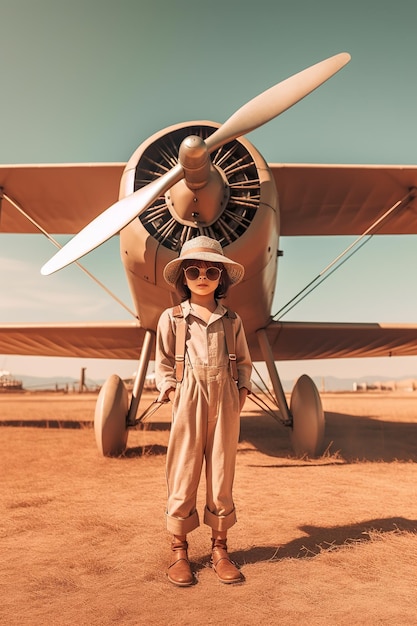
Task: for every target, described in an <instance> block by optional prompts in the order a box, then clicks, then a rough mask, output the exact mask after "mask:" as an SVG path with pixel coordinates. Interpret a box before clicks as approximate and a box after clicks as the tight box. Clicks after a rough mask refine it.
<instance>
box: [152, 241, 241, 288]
mask: <svg viewBox="0 0 417 626" xmlns="http://www.w3.org/2000/svg"><path fill="white" fill-rule="evenodd" d="M193 260H195V261H211V262H212V263H222V264H223V265H224V268H225V270H226V272H227V275H228V276H229V280H230V284H231V285H237V283H240V281H241V280H242V278H243V276H244V274H245V268H244V267H243V265H241V264H240V263H237V262H236V261H232V260H231V259H228V258H227V257H225V256H224V255H223V254H217V253H216V252H202V251H201V252H193V251H192V250H190V252H189V254H183V255H182V256H180V257H178V258H177V259H173V260H172V261H170V262H169V263H167V265H166V266H165V268H164V278H165V280H166V282H167V283H168V284H169V285H172V286H175V283H176V282H177V278H178V272H179V271H180V268H181V265H182V263H183V261H193Z"/></svg>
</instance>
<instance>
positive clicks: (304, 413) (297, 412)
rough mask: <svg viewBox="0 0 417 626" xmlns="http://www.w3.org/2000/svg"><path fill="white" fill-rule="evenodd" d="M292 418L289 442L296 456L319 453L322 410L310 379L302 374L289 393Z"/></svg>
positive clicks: (321, 436) (321, 435)
mask: <svg viewBox="0 0 417 626" xmlns="http://www.w3.org/2000/svg"><path fill="white" fill-rule="evenodd" d="M290 413H291V415H292V418H293V424H292V429H291V435H290V438H291V443H292V446H293V448H294V452H295V453H296V455H297V456H304V455H307V456H309V457H313V456H317V454H320V452H321V449H322V445H323V437H324V412H323V408H322V404H321V399H320V394H319V392H318V389H317V387H316V385H315V384H314V382H313V381H312V379H311V378H310V377H309V376H307V375H306V374H303V375H302V376H300V378H299V379H298V380H297V382H296V384H295V386H294V389H293V391H292V394H291V402H290Z"/></svg>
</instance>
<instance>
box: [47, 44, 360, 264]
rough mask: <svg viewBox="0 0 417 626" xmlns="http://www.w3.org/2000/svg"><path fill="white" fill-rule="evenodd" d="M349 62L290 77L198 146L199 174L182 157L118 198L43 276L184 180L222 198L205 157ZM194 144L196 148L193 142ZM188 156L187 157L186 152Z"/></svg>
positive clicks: (334, 60) (340, 59)
mask: <svg viewBox="0 0 417 626" xmlns="http://www.w3.org/2000/svg"><path fill="white" fill-rule="evenodd" d="M349 61H350V55H349V54H348V53H345V52H343V53H340V54H337V55H335V56H333V57H330V58H328V59H325V60H324V61H321V62H320V63H317V64H315V65H312V66H311V67H309V68H307V69H305V70H303V71H301V72H299V73H298V74H295V75H294V76H291V77H290V78H287V79H286V80H284V81H282V82H280V83H278V84H277V85H275V86H274V87H271V88H270V89H268V90H266V91H264V92H263V93H261V94H260V95H259V96H256V97H255V98H253V99H252V100H250V101H249V102H248V103H247V104H245V105H244V106H242V107H241V108H240V109H239V110H238V111H236V113H234V114H233V115H232V116H231V117H230V118H229V119H228V120H227V121H226V122H225V123H224V124H223V125H222V126H221V127H220V128H219V129H218V130H216V131H215V132H214V133H213V134H212V135H210V136H209V137H208V138H207V139H206V140H205V146H197V152H195V151H194V152H193V150H191V151H190V153H191V154H193V155H194V158H195V159H196V161H198V158H200V157H201V161H202V162H201V164H200V165H199V167H198V168H197V169H198V170H199V171H198V172H197V175H196V177H194V173H192V174H191V173H190V168H189V167H188V166H187V164H186V163H185V162H184V167H183V165H182V164H181V157H180V160H179V162H178V164H177V165H175V166H174V167H173V168H172V169H171V170H169V171H168V172H166V173H165V174H163V175H162V176H160V177H159V178H157V179H156V180H154V181H152V182H151V183H149V184H148V185H147V186H146V187H142V188H141V189H138V190H137V191H135V192H134V193H132V194H131V195H130V196H127V197H126V198H123V199H122V200H119V201H118V202H116V203H115V204H113V205H112V206H111V207H109V208H108V209H107V210H106V211H104V212H103V213H102V214H101V215H99V216H98V217H96V219H94V220H93V221H92V222H90V224H88V225H87V226H86V227H85V228H84V229H83V230H81V231H80V232H79V233H78V234H77V235H75V236H74V237H73V238H72V239H71V240H70V241H69V242H68V243H67V244H66V245H65V246H64V247H63V248H61V249H60V250H59V251H58V252H57V253H56V254H55V255H54V256H53V257H52V258H51V259H50V260H49V261H48V262H47V263H45V265H44V266H43V267H42V268H41V273H42V274H44V275H48V274H52V273H53V272H56V271H58V270H60V269H62V268H63V267H66V266H67V265H69V264H70V263H72V262H74V261H76V260H77V259H79V258H80V257H82V256H84V255H85V254H87V253H88V252H91V250H94V249H95V248H97V247H98V246H100V245H101V244H102V243H104V242H105V241H107V240H108V239H110V237H112V236H113V235H115V234H117V233H118V232H119V231H120V230H121V229H122V228H124V227H125V226H127V225H128V224H129V223H130V222H132V221H133V220H134V219H135V218H136V217H138V216H139V215H140V214H141V213H142V212H143V211H145V210H146V209H147V208H148V207H149V206H150V205H151V204H152V203H153V202H154V201H155V200H156V199H157V198H158V197H159V196H161V195H163V194H164V193H166V192H167V191H168V190H169V189H171V188H174V186H175V185H176V184H177V183H178V182H179V181H181V180H182V179H183V178H184V176H186V181H187V186H188V187H190V183H191V185H193V184H195V185H196V187H195V188H199V189H202V188H204V186H205V185H209V189H210V185H211V186H212V187H213V189H215V190H216V194H217V196H218V195H221V191H219V190H220V189H221V180H220V178H219V177H220V174H219V172H218V171H217V170H216V169H215V168H213V166H212V164H211V162H210V159H208V160H207V159H205V155H208V154H210V153H211V152H213V151H214V150H216V149H217V148H219V147H221V146H223V145H224V144H226V143H228V142H229V141H233V140H234V139H237V138H238V137H241V136H242V135H245V134H246V133H248V132H250V131H252V130H254V129H255V128H259V127H260V126H262V125H263V124H265V123H266V122H269V121H270V120H272V119H274V118H275V117H277V116H278V115H280V114H281V113H283V112H284V111H286V110H287V109H289V108H290V107H291V106H293V105H294V104H296V103H297V102H299V101H300V100H301V99H302V98H304V97H305V96H307V95H308V94H309V93H311V92H312V91H314V90H315V89H316V88H317V87H319V86H320V85H321V84H323V83H324V82H325V81H326V80H328V79H329V78H331V77H332V76H333V75H334V74H336V73H337V72H338V71H339V70H340V69H342V68H343V67H344V66H345V65H346V64H347V63H348V62H349ZM185 141H187V140H185ZM190 141H191V144H192V140H190ZM189 143H190V142H189ZM203 143H204V142H203ZM191 148H193V146H192V145H191ZM199 150H200V152H201V154H200V152H199ZM185 153H186V154H187V150H185ZM196 154H197V156H196ZM201 155H202V156H201ZM187 167H188V170H189V171H188V172H187ZM191 169H192V168H191ZM174 193H175V191H174ZM220 202H221V201H220ZM216 206H219V205H218V204H217V205H216ZM216 215H217V213H216V209H213V208H211V209H209V211H208V217H209V219H215V218H216ZM179 217H180V218H181V216H179Z"/></svg>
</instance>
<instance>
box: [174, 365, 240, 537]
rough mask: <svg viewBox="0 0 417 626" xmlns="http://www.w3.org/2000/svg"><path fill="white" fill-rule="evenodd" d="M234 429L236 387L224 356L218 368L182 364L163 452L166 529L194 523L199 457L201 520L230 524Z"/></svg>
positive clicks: (219, 526) (180, 530)
mask: <svg viewBox="0 0 417 626" xmlns="http://www.w3.org/2000/svg"><path fill="white" fill-rule="evenodd" d="M239 429H240V410H239V392H238V389H237V385H236V383H235V382H234V381H233V379H232V377H231V374H230V366H229V361H228V359H227V361H225V362H224V363H222V365H221V366H220V367H213V366H207V365H204V364H201V363H198V362H197V363H193V364H190V363H187V364H186V367H185V370H184V378H183V381H182V382H181V383H180V384H178V385H177V390H176V394H175V398H174V403H173V409H172V425H171V432H170V438H169V444H168V451H167V464H166V475H167V486H168V502H167V514H166V520H167V529H168V531H169V532H170V533H173V534H175V535H185V534H187V533H189V532H191V531H192V530H194V529H195V528H197V527H198V526H199V523H200V522H199V517H198V512H197V509H196V504H197V490H198V486H199V482H200V477H201V471H202V467H203V462H204V460H205V468H206V506H205V511H204V523H205V524H207V525H208V526H210V527H211V528H212V529H213V530H218V531H221V530H227V529H228V528H230V527H231V526H233V524H235V523H236V513H235V507H234V503H233V497H232V488H233V480H234V475H235V463H236V450H237V444H238V439H239Z"/></svg>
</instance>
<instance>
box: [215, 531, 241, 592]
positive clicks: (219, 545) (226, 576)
mask: <svg viewBox="0 0 417 626" xmlns="http://www.w3.org/2000/svg"><path fill="white" fill-rule="evenodd" d="M211 542H212V553H211V566H212V568H213V569H214V571H215V572H216V574H217V577H218V579H219V580H220V581H221V582H222V583H227V584H230V583H241V582H243V580H244V578H243V576H242V574H241V573H240V572H239V570H238V569H237V567H236V565H235V564H234V563H232V561H231V560H230V557H229V555H228V554H227V542H226V539H212V540H211Z"/></svg>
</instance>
